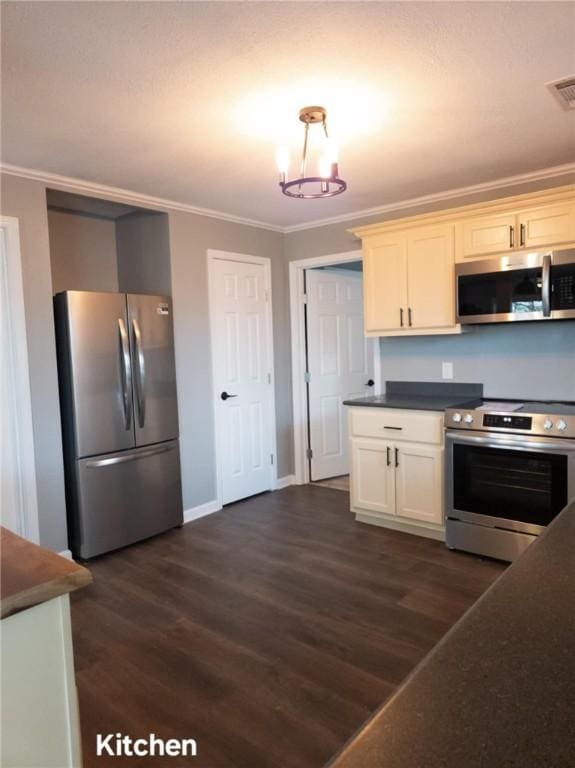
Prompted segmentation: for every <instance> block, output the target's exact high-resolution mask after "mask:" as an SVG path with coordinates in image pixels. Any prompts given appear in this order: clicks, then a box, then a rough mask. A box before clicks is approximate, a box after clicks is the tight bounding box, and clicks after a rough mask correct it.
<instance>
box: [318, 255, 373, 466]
mask: <svg viewBox="0 0 575 768" xmlns="http://www.w3.org/2000/svg"><path fill="white" fill-rule="evenodd" d="M362 290H363V281H362V275H361V273H359V272H357V273H356V272H352V271H350V270H323V269H310V270H308V271H307V272H306V294H307V339H308V371H309V395H308V397H309V433H310V445H311V450H312V458H311V479H312V480H321V479H323V478H326V477H335V476H337V475H346V474H348V472H349V455H348V454H349V451H348V439H347V416H346V413H345V406H343V405H342V402H343V401H344V400H345V399H347V398H349V397H361V396H365V395H369V394H372V393H373V389H372V387H370V386H368V384H367V382H368V381H369V380H372V381H373V375H374V374H373V347H372V344H373V340H372V339H368V338H366V337H365V336H364V330H363V293H362Z"/></svg>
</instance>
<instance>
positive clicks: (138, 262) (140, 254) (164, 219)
mask: <svg viewBox="0 0 575 768" xmlns="http://www.w3.org/2000/svg"><path fill="white" fill-rule="evenodd" d="M116 242H117V252H118V260H117V268H118V285H119V290H120V291H126V293H161V294H167V295H170V294H171V292H172V289H171V277H170V232H169V223H168V216H167V214H165V213H132V214H129V215H127V216H121V217H120V218H119V219H116Z"/></svg>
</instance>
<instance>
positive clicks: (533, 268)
mask: <svg viewBox="0 0 575 768" xmlns="http://www.w3.org/2000/svg"><path fill="white" fill-rule="evenodd" d="M455 277H456V302H457V322H458V323H461V324H476V323H506V322H510V321H517V320H565V319H568V318H574V319H575V249H567V250H563V251H547V252H545V253H533V252H532V253H518V254H513V255H510V256H502V257H500V258H498V259H480V260H476V261H472V262H469V263H467V264H456V265H455Z"/></svg>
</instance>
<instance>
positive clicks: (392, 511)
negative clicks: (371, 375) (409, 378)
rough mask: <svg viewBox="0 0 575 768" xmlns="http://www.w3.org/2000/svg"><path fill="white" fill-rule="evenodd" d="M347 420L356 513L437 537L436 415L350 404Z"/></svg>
mask: <svg viewBox="0 0 575 768" xmlns="http://www.w3.org/2000/svg"><path fill="white" fill-rule="evenodd" d="M349 422H350V424H349V427H350V429H349V433H350V448H351V450H350V454H351V471H350V480H351V484H350V498H351V509H352V511H353V512H355V514H356V519H357V520H359V521H361V522H365V523H372V524H374V525H382V526H387V527H390V528H397V529H400V530H406V531H411V532H413V533H419V534H420V535H422V536H430V537H432V538H437V539H443V538H444V521H443V506H444V500H443V431H442V415H441V414H439V413H422V412H421V411H393V412H391V411H388V410H387V409H375V408H373V409H372V408H351V409H350V414H349ZM366 432H367V433H369V436H365V433H366ZM389 432H394V433H395V434H394V439H392V440H390V439H387V434H388V433H389ZM374 434H376V435H378V434H381V438H380V437H373V435H374ZM405 438H407V439H405ZM418 439H419V440H420V441H421V442H419V441H418Z"/></svg>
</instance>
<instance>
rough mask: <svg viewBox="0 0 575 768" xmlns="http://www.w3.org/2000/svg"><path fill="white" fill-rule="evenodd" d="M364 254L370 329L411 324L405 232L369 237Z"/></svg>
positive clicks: (366, 314) (367, 319)
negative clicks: (409, 317)
mask: <svg viewBox="0 0 575 768" xmlns="http://www.w3.org/2000/svg"><path fill="white" fill-rule="evenodd" d="M363 253H364V257H363V285H364V297H365V306H364V313H365V330H366V332H370V331H372V332H373V331H385V330H394V329H400V328H402V327H404V325H405V324H406V323H407V238H406V236H405V233H403V232H400V233H395V234H390V235H379V236H377V237H373V238H369V239H368V240H366V242H365V243H364V249H363Z"/></svg>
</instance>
